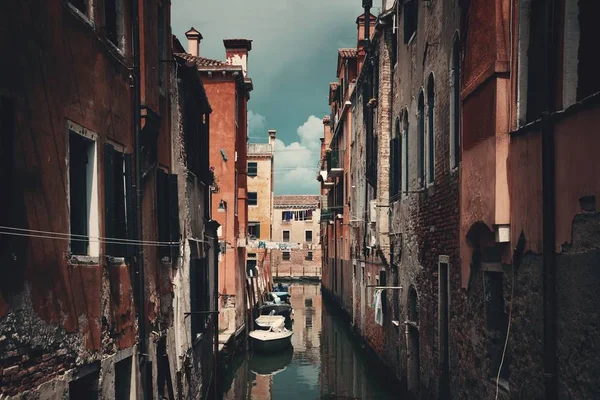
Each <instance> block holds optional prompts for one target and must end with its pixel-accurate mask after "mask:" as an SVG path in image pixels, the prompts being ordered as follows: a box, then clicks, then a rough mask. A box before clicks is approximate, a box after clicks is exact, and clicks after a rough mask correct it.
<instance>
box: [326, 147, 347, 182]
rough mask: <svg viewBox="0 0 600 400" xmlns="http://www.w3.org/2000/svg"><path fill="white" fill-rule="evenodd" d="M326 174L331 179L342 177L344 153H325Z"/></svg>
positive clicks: (332, 151)
mask: <svg viewBox="0 0 600 400" xmlns="http://www.w3.org/2000/svg"><path fill="white" fill-rule="evenodd" d="M327 172H328V175H329V176H331V177H332V178H337V177H338V176H342V174H343V173H344V152H343V151H340V150H337V149H335V150H329V151H328V152H327Z"/></svg>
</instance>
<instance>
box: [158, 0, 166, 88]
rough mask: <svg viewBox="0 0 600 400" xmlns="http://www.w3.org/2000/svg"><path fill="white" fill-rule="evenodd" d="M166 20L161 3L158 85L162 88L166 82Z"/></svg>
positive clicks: (159, 12)
mask: <svg viewBox="0 0 600 400" xmlns="http://www.w3.org/2000/svg"><path fill="white" fill-rule="evenodd" d="M165 25H166V20H165V6H164V5H163V4H162V3H159V5H158V85H159V86H160V87H161V88H163V87H164V86H163V85H164V84H165V81H166V76H165V72H166V66H167V64H166V63H165V61H166V60H167V54H166V51H165V50H166V46H165V44H166V29H165Z"/></svg>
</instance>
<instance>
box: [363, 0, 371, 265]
mask: <svg viewBox="0 0 600 400" xmlns="http://www.w3.org/2000/svg"><path fill="white" fill-rule="evenodd" d="M372 5H373V0H363V8H364V10H365V12H364V16H365V38H364V45H363V47H364V49H365V61H364V64H363V68H365V65H366V66H367V74H366V76H365V82H364V85H365V90H364V94H365V95H366V96H363V113H364V114H365V115H364V116H363V118H364V119H365V122H366V125H367V126H366V128H367V131H369V129H372V118H371V117H372V115H371V108H370V107H367V106H366V104H367V103H366V102H368V101H369V99H371V97H373V94H372V86H371V70H370V67H371V64H370V63H371V45H370V40H371V32H370V31H371V6H372ZM365 117H366V118H365ZM365 140H366V137H365ZM366 166H367V168H368V167H369V166H368V163H367V164H366ZM367 173H368V171H367ZM364 206H365V215H364V218H365V223H364V227H365V231H364V232H363V258H364V259H365V261H366V259H367V228H368V224H369V222H368V219H369V217H368V215H369V214H368V213H369V211H368V210H369V185H368V184H366V185H365V204H364Z"/></svg>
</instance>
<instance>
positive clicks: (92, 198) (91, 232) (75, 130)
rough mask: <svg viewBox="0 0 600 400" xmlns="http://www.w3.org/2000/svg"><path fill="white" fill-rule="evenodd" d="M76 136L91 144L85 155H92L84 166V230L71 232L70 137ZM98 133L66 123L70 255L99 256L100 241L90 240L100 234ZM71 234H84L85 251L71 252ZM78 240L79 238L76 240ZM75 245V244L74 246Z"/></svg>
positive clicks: (72, 123)
mask: <svg viewBox="0 0 600 400" xmlns="http://www.w3.org/2000/svg"><path fill="white" fill-rule="evenodd" d="M72 137H78V138H79V139H76V140H80V139H83V140H84V142H82V143H86V145H88V146H91V148H88V149H87V154H86V156H87V157H89V156H90V155H91V156H93V161H92V164H91V165H90V166H88V167H86V181H85V182H86V184H85V187H86V188H87V191H86V200H85V208H86V209H87V210H88V211H87V218H86V219H87V221H86V228H85V232H84V231H82V232H78V233H73V220H72V216H73V204H72V200H73V188H72V186H71V183H72V182H71V180H72V176H71V174H72V171H71V163H72V160H73V158H72V154H71V150H72V149H71V147H72V144H73V143H71V138H72ZM97 139H98V135H97V134H96V133H95V132H92V131H89V130H87V129H85V128H83V127H82V126H81V125H78V124H76V123H74V122H71V121H69V122H68V123H67V140H66V142H67V155H68V156H67V161H66V162H67V171H69V172H68V179H69V195H68V207H69V234H70V241H69V251H68V252H69V254H71V255H72V256H76V257H77V256H83V257H86V256H87V257H99V256H100V242H99V241H98V240H97V239H96V241H90V238H98V237H99V236H100V224H101V222H100V195H99V189H100V185H99V166H98V142H97ZM88 179H89V180H90V181H91V184H90V185H88V184H87V182H88ZM88 198H89V200H88ZM73 235H83V236H86V237H87V239H88V241H87V249H86V251H85V252H79V251H77V253H75V252H73V239H74V238H73ZM77 241H80V240H77ZM76 247H77V246H76Z"/></svg>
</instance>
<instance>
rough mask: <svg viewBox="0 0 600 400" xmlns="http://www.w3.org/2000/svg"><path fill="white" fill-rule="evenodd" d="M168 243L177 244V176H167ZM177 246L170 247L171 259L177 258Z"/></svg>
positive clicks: (178, 233) (178, 234) (178, 231)
mask: <svg viewBox="0 0 600 400" xmlns="http://www.w3.org/2000/svg"><path fill="white" fill-rule="evenodd" d="M168 184H169V192H168V193H169V241H170V242H173V243H179V240H180V237H179V236H180V227H179V192H178V188H177V175H174V174H169V178H168ZM179 255H180V253H179V245H177V244H172V245H171V257H179Z"/></svg>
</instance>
